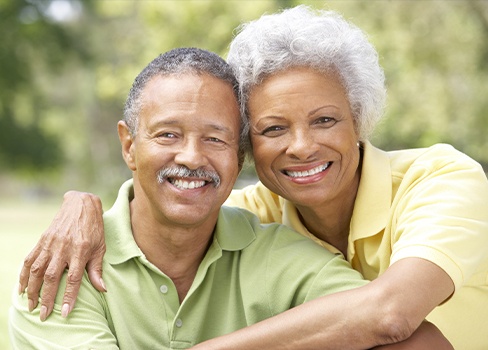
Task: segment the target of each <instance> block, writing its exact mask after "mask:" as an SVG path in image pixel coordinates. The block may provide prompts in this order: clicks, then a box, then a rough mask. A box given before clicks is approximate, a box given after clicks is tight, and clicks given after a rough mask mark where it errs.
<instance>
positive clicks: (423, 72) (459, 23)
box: [0, 0, 488, 197]
mask: <svg viewBox="0 0 488 350" xmlns="http://www.w3.org/2000/svg"><path fill="white" fill-rule="evenodd" d="M302 3H303V4H309V5H311V6H312V7H314V8H317V9H332V10H337V11H339V12H341V13H342V14H343V15H344V17H345V18H346V19H349V20H351V21H352V22H353V23H355V24H356V25H358V26H359V27H360V28H362V29H364V30H365V31H366V32H367V33H368V34H369V36H370V39H371V41H372V42H373V44H374V45H375V46H376V47H377V49H378V52H379V54H380V60H381V63H382V65H383V67H384V68H385V73H386V78H387V84H388V90H389V99H388V107H387V110H386V118H385V120H384V121H383V122H382V124H381V125H380V127H379V128H378V130H377V132H376V134H375V135H374V139H373V141H374V143H375V144H376V145H378V146H380V147H382V148H385V149H396V148H404V147H422V146H427V145H430V144H432V143H436V142H448V143H452V144H453V145H454V146H455V147H457V148H458V149H460V150H461V151H464V152H466V153H467V154H469V155H470V156H472V157H473V158H475V159H477V160H478V161H480V162H482V163H483V164H484V166H485V167H486V168H485V169H488V153H487V152H486V151H485V149H486V148H487V147H488V138H487V137H486V134H487V132H488V118H487V113H486V111H487V110H488V99H487V98H486V96H487V84H486V81H488V40H487V39H488V24H487V23H488V2H484V1H447V2H446V1H437V0H436V1H407V0H405V1H386V0H385V1H383V0H378V1H316V0H310V1H296V0H262V1H255V0H228V1H218V0H213V1H212V0H187V1H175V0H160V1H127V0H97V1H93V0H92V1H81V0H16V1H10V0H0V31H1V32H2V45H1V46H0V67H1V69H2V74H1V75H0V91H1V92H0V168H1V169H2V172H6V171H7V170H8V171H9V172H10V173H12V174H18V172H19V170H21V169H22V171H24V172H25V170H26V169H27V170H42V169H50V168H52V167H56V166H57V167H58V170H57V172H56V173H55V174H57V178H56V185H57V186H58V187H60V188H61V189H62V190H66V189H69V188H78V189H83V190H87V191H94V192H96V193H99V194H102V195H103V194H109V196H111V197H112V196H113V195H114V193H113V190H114V189H115V188H117V187H118V186H116V184H118V183H120V182H121V181H122V180H124V179H125V178H127V177H128V176H130V173H129V171H128V170H127V167H126V166H125V164H124V163H123V161H122V158H121V156H120V147H119V143H118V137H117V133H116V127H115V125H116V122H117V120H119V119H120V118H121V117H122V108H123V104H124V101H125V97H126V95H127V93H128V91H129V88H130V85H131V83H132V81H133V79H134V77H135V76H136V74H137V73H138V72H139V71H140V70H141V68H142V67H144V66H145V65H146V64H147V63H148V62H149V61H150V60H151V59H153V58H154V57H155V56H156V55H157V54H159V53H161V52H164V51H167V50H169V49H171V48H174V47H179V46H198V47H202V48H205V49H209V50H212V51H215V52H217V53H218V54H220V55H222V56H223V57H226V53H227V50H228V45H229V43H230V41H231V39H232V36H233V33H234V32H233V31H234V29H235V28H236V27H237V26H238V25H239V24H240V23H242V22H246V21H249V20H252V19H255V18H258V17H259V16H261V15H262V14H264V13H272V12H275V11H277V10H278V9H281V8H286V7H292V6H295V5H297V4H302ZM251 170H252V169H251ZM250 172H252V171H250ZM51 175H52V173H50V175H49V176H47V175H45V173H44V175H43V178H46V179H47V180H46V183H48V182H49V181H50V180H51V179H53V178H52V177H50V176H51ZM51 182H53V181H51ZM114 184H115V185H114ZM0 188H1V187H0Z"/></svg>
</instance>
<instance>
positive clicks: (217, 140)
mask: <svg viewBox="0 0 488 350" xmlns="http://www.w3.org/2000/svg"><path fill="white" fill-rule="evenodd" d="M208 140H209V141H211V142H223V141H222V140H221V139H218V138H216V137H209V138H208Z"/></svg>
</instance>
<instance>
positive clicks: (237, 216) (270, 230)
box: [218, 206, 334, 259]
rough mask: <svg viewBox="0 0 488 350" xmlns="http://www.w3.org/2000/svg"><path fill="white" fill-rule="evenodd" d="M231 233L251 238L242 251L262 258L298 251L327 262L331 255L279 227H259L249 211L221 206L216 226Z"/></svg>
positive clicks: (269, 225)
mask: <svg viewBox="0 0 488 350" xmlns="http://www.w3.org/2000/svg"><path fill="white" fill-rule="evenodd" d="M222 221H225V223H226V225H225V227H226V228H227V229H229V230H231V234H233V235H235V236H239V237H242V236H245V235H250V234H251V235H252V236H253V237H254V239H253V240H252V244H249V245H248V246H247V247H246V248H245V249H246V250H249V251H250V250H252V251H255V250H259V251H262V252H263V254H269V253H271V252H274V251H288V250H289V251H299V252H300V254H307V252H308V253H310V254H312V256H321V257H325V258H326V259H330V258H332V257H333V256H334V254H332V253H331V252H329V251H328V250H326V249H324V248H323V247H321V246H319V245H318V244H316V243H315V242H313V241H312V240H311V239H309V238H307V237H305V236H303V235H301V234H300V233H298V232H296V231H295V230H293V229H292V228H290V227H288V226H286V225H284V224H279V223H261V222H260V221H259V218H258V217H257V216H256V215H254V214H253V213H251V212H250V211H248V210H246V209H242V208H236V207H227V206H223V207H222V209H221V215H220V216H219V222H218V225H220V226H218V227H219V228H223V225H221V224H222Z"/></svg>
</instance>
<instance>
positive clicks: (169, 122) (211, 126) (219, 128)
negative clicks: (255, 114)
mask: <svg viewBox="0 0 488 350" xmlns="http://www.w3.org/2000/svg"><path fill="white" fill-rule="evenodd" d="M202 118H203V117H202ZM180 123H181V119H178V118H175V119H167V120H158V121H157V122H155V123H154V124H153V126H160V125H178V124H180ZM204 126H205V127H207V128H209V129H214V130H217V131H222V132H226V133H233V132H234V130H232V129H231V128H229V127H227V126H225V125H222V124H216V123H205V125H204Z"/></svg>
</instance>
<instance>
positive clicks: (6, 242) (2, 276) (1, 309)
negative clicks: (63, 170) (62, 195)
mask: <svg viewBox="0 0 488 350" xmlns="http://www.w3.org/2000/svg"><path fill="white" fill-rule="evenodd" d="M60 205H61V202H60V201H59V202H56V203H43V202H38V201H36V202H20V201H5V200H3V201H0V237H1V242H0V261H1V263H0V349H2V350H9V349H11V346H10V341H9V338H8V330H7V327H8V326H7V324H8V323H7V322H8V309H9V307H10V303H11V299H12V291H13V289H14V288H16V286H17V285H18V283H17V281H18V273H19V269H20V264H21V262H22V261H23V259H24V257H25V256H26V255H27V254H28V253H29V252H30V250H31V249H32V247H33V246H34V244H35V243H36V242H37V240H38V238H39V236H40V235H41V234H42V232H43V231H44V230H45V229H46V228H47V227H48V226H49V224H50V223H51V221H52V219H53V218H54V215H55V213H56V211H57V209H58V208H59V207H60Z"/></svg>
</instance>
